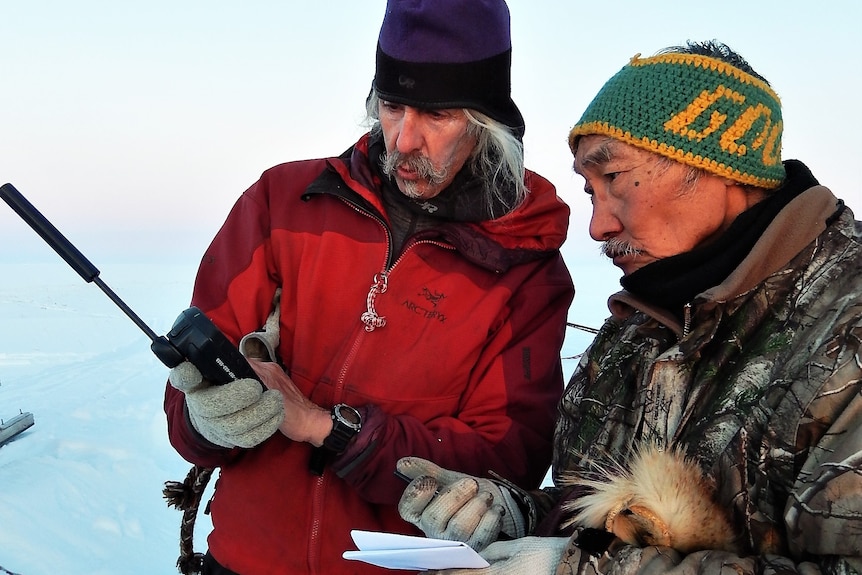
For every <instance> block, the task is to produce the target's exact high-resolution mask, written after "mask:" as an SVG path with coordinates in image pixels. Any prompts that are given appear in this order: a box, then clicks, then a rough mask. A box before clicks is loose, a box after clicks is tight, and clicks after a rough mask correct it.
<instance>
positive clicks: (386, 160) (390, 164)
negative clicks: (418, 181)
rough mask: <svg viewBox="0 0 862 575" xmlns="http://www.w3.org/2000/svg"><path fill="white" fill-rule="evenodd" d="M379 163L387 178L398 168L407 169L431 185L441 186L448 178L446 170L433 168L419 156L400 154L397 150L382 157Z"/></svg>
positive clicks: (432, 165)
mask: <svg viewBox="0 0 862 575" xmlns="http://www.w3.org/2000/svg"><path fill="white" fill-rule="evenodd" d="M381 163H382V170H383V173H384V174H386V175H387V176H391V175H392V173H393V172H394V171H395V169H396V168H397V167H399V166H404V167H406V168H409V169H410V170H412V171H414V172H416V173H417V174H419V176H420V177H421V178H424V179H426V180H428V181H429V182H431V183H432V184H442V183H443V182H445V181H446V178H447V177H448V176H449V170H448V169H446V168H445V167H443V168H439V169H438V168H435V167H434V164H432V163H431V160H429V159H428V158H427V157H425V156H422V155H419V154H402V153H401V152H399V151H398V150H392V151H391V152H388V153H386V154H384V155H383V158H382V162H381Z"/></svg>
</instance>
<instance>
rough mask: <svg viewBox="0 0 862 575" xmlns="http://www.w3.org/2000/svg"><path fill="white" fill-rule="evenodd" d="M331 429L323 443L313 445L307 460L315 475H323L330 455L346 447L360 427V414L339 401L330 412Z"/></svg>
mask: <svg viewBox="0 0 862 575" xmlns="http://www.w3.org/2000/svg"><path fill="white" fill-rule="evenodd" d="M330 417H332V431H331V432H330V434H329V435H328V436H327V438H326V439H324V440H323V445H321V446H320V447H315V448H314V450H313V451H312V452H311V460H310V461H309V462H308V468H309V470H310V471H311V472H312V473H314V474H315V475H323V469H324V468H325V467H326V462H327V460H328V459H329V457H330V456H332V455H337V454H339V453H341V452H343V451H344V450H345V449H347V444H348V443H350V440H351V439H353V438H354V437H356V434H357V433H359V430H361V429H362V415H361V414H360V413H359V412H358V411H357V410H356V409H354V408H353V407H350V406H349V405H347V404H346V403H339V404H337V405H335V406H334V407H333V408H332V411H331V412H330Z"/></svg>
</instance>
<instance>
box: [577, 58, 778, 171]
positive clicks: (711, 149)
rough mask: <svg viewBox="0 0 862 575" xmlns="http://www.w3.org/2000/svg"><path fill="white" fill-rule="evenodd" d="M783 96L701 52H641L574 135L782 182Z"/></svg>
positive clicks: (603, 91)
mask: <svg viewBox="0 0 862 575" xmlns="http://www.w3.org/2000/svg"><path fill="white" fill-rule="evenodd" d="M782 127H783V122H782V120H781V102H780V100H779V99H778V96H777V95H776V94H775V92H773V91H772V89H771V88H770V87H769V86H768V85H767V84H766V83H765V82H763V81H762V80H759V79H758V78H755V77H754V76H752V75H751V74H748V73H746V72H743V71H742V70H740V69H739V68H736V67H734V66H731V65H730V64H728V63H726V62H724V61H722V60H718V59H716V58H711V57H708V56H699V55H694V54H677V53H673V54H663V55H661V56H655V57H652V58H640V54H638V55H636V56H634V57H633V58H632V59H631V61H630V62H629V64H628V65H627V66H625V67H623V69H622V70H620V71H619V72H617V74H616V75H615V76H613V77H612V78H611V79H610V80H608V81H607V83H606V84H605V85H604V87H602V89H601V90H600V91H599V93H598V95H596V97H595V98H594V99H593V101H592V102H591V103H590V105H589V106H588V107H587V110H586V111H585V112H584V115H583V116H581V119H580V120H579V121H578V123H577V124H575V126H574V128H572V131H571V133H570V134H569V147H570V148H571V150H572V153H574V152H575V150H576V148H577V139H578V137H579V136H583V135H587V134H604V135H606V136H610V137H612V138H615V139H617V140H621V141H623V142H625V143H627V144H631V145H633V146H637V147H639V148H643V149H645V150H649V151H651V152H655V153H657V154H661V155H663V156H667V157H669V158H671V159H673V160H676V161H678V162H681V163H683V164H687V165H690V166H694V167H697V168H701V169H704V170H706V171H708V172H711V173H713V174H717V175H719V176H724V177H727V178H730V179H732V180H734V181H736V182H740V183H742V184H748V185H752V186H757V187H761V188H776V187H778V186H779V185H780V184H781V182H782V180H783V179H784V176H785V174H784V166H783V164H782V163H781V131H782Z"/></svg>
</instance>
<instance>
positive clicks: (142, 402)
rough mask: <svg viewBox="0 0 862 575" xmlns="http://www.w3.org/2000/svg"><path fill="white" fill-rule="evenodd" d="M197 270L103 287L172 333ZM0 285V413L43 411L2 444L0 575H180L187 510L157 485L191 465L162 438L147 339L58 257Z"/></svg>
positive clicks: (148, 274) (140, 268)
mask: <svg viewBox="0 0 862 575" xmlns="http://www.w3.org/2000/svg"><path fill="white" fill-rule="evenodd" d="M34 238H35V236H34ZM34 241H38V238H36V239H35V240H34ZM194 269H195V266H194V265H188V266H179V265H177V266H176V267H175V268H172V267H171V266H164V265H160V266H156V265H152V264H150V265H120V266H114V267H113V268H112V269H111V273H110V278H111V279H109V278H108V277H105V272H104V270H103V275H102V279H103V281H105V283H107V284H108V285H109V286H111V287H112V288H113V289H114V291H116V292H117V293H118V294H119V295H120V296H121V297H122V298H123V299H124V300H125V301H126V303H127V304H129V305H130V306H131V307H132V308H133V309H135V311H136V312H137V313H138V314H139V315H141V316H142V317H143V318H144V320H145V321H146V322H147V323H148V324H149V325H150V326H151V327H152V328H153V329H154V330H155V331H157V332H158V333H164V332H165V331H166V330H167V329H168V328H169V327H170V324H171V323H173V320H174V319H175V317H176V315H178V313H179V311H181V310H182V309H184V308H185V307H186V306H187V305H188V304H187V300H188V297H189V293H190V286H191V279H190V278H191V277H193V274H194ZM0 277H2V278H3V279H2V282H0V325H2V326H3V329H2V333H0V350H2V351H0V417H2V418H4V419H10V418H12V417H14V416H15V415H17V414H18V413H19V412H20V411H25V412H31V413H33V415H34V417H35V425H34V426H33V427H31V428H29V429H28V430H26V431H24V432H23V433H21V434H19V435H18V436H16V437H15V438H14V439H13V440H12V441H11V442H9V443H7V444H6V445H5V446H3V447H0V518H2V519H0V567H2V568H0V573H3V572H4V570H8V571H10V572H13V573H20V574H21V575H39V574H47V573H64V574H68V575H75V574H82V575H83V574H91V575H97V574H102V573H104V574H107V573H112V574H114V573H176V572H177V571H176V569H175V567H174V564H175V562H176V559H177V556H178V554H179V547H178V545H179V520H180V516H181V512H180V511H177V510H175V509H171V508H168V507H167V505H166V503H165V502H164V501H163V499H162V495H161V490H162V487H163V483H164V482H165V481H166V480H182V479H183V478H184V477H185V474H186V472H187V471H188V469H189V464H187V463H186V462H184V461H183V460H182V459H181V458H180V457H179V456H178V455H177V454H176V453H175V452H174V451H173V449H172V448H171V447H170V445H169V443H168V441H167V431H166V424H165V418H164V413H163V411H162V393H163V385H164V381H165V378H166V375H167V370H166V368H165V367H164V366H162V365H161V364H160V363H159V362H158V360H157V359H155V356H153V355H152V353H151V352H150V350H149V339H148V338H147V337H146V336H145V335H144V334H143V333H142V332H140V330H139V329H138V328H137V327H136V326H135V325H134V324H133V323H132V322H131V321H130V320H128V319H127V318H126V317H125V315H123V313H122V312H121V311H119V309H118V308H116V307H115V306H114V304H113V303H112V302H111V301H110V300H108V299H107V297H106V296H104V295H103V294H102V293H101V291H100V290H99V288H98V287H96V286H95V285H93V284H87V283H85V282H84V281H83V280H82V279H81V278H80V277H78V276H77V275H76V274H75V273H74V272H72V271H71V270H69V269H68V268H65V264H64V263H63V262H61V261H60V262H59V263H57V264H48V263H45V264H6V263H3V264H0ZM112 279H115V280H116V281H115V282H113V283H115V284H116V285H113V283H112ZM121 288H123V289H121ZM136 304H140V305H136ZM138 308H140V309H138ZM200 524H201V525H202V526H206V525H208V524H207V518H206V517H204V516H202V518H201V520H200ZM202 529H203V531H201V532H200V535H199V536H198V537H199V538H200V540H199V543H200V545H199V547H204V546H205V540H204V538H205V532H206V531H207V530H208V528H207V527H202Z"/></svg>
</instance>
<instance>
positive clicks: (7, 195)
mask: <svg viewBox="0 0 862 575" xmlns="http://www.w3.org/2000/svg"><path fill="white" fill-rule="evenodd" d="M0 197H2V198H3V200H4V201H5V202H6V203H7V204H9V207H11V208H12V209H13V210H15V213H17V214H18V215H19V216H20V217H21V219H22V220H24V221H25V222H27V224H28V225H29V226H30V227H31V228H33V230H34V231H35V232H36V233H37V234H39V235H40V236H42V239H43V240H45V242H46V243H47V244H48V245H49V246H51V247H52V248H54V251H55V252H57V253H58V254H59V255H60V257H62V258H63V259H64V260H66V263H67V264H69V265H70V266H71V267H72V269H73V270H75V271H76V272H78V275H80V276H81V277H82V278H84V281H85V282H87V283H91V282H92V283H94V284H96V285H97V286H99V289H101V290H102V291H103V292H105V294H106V295H107V296H108V297H109V298H110V299H111V301H113V302H114V303H115V304H117V307H119V308H120V309H121V310H123V313H125V314H126V315H127V316H129V319H131V320H132V321H133V322H134V323H135V325H137V326H138V327H139V328H141V330H142V331H143V332H144V333H145V334H147V337H148V338H150V341H152V342H153V345H154V346H158V347H159V348H161V347H162V346H165V345H167V346H169V347H174V346H173V345H172V344H171V343H170V342H169V341H168V340H167V338H165V337H164V336H159V335H156V332H154V331H153V330H152V329H150V326H148V325H147V324H146V323H144V321H143V320H142V319H141V318H140V317H138V314H136V313H135V312H134V311H132V309H131V308H130V307H129V306H127V305H126V303H125V302H124V301H123V300H121V299H120V297H119V296H118V295H117V294H115V293H114V290H112V289H111V288H110V287H108V285H107V284H105V282H103V281H102V280H101V279H100V278H99V270H98V268H96V266H94V265H93V264H92V263H91V262H90V260H88V259H87V258H86V257H84V254H82V253H81V252H80V251H78V248H76V247H75V246H74V245H72V242H70V241H69V240H68V239H66V236H64V235H63V234H61V233H60V231H59V230H58V229H57V228H55V227H54V225H53V224H52V223H51V222H49V221H48V219H47V218H46V217H45V216H43V215H42V213H41V212H39V210H37V209H36V208H35V207H34V206H33V204H31V203H30V202H29V201H28V200H27V198H25V197H24V196H23V195H21V192H19V191H18V190H16V189H15V186H13V185H12V184H3V185H2V186H0ZM154 349H155V348H154ZM177 353H179V351H177ZM157 355H158V354H157ZM180 357H182V356H180Z"/></svg>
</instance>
